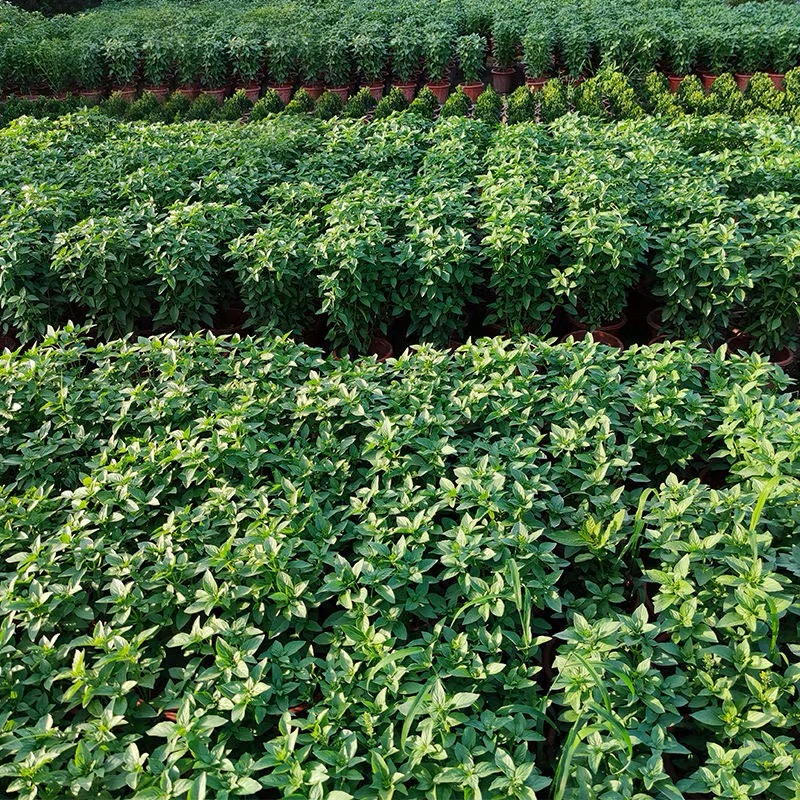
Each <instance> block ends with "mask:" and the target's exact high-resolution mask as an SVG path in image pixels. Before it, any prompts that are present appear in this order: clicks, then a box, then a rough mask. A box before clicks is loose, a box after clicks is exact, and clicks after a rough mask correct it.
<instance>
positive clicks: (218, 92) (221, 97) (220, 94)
mask: <svg viewBox="0 0 800 800" xmlns="http://www.w3.org/2000/svg"><path fill="white" fill-rule="evenodd" d="M225 92H226V90H225V89H204V90H203V93H204V94H207V95H208V96H209V97H213V98H214V100H216V101H217V105H218V106H221V105H222V104H223V103H224V102H225Z"/></svg>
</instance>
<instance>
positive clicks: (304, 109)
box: [286, 89, 316, 114]
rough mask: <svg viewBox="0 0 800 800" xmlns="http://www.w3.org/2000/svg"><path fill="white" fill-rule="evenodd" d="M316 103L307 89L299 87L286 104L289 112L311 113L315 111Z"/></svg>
mask: <svg viewBox="0 0 800 800" xmlns="http://www.w3.org/2000/svg"><path fill="white" fill-rule="evenodd" d="M315 107H316V103H315V102H314V98H312V97H311V95H310V94H309V93H308V92H307V91H306V90H305V89H298V90H297V91H296V92H295V93H294V96H293V97H292V99H291V100H290V101H289V102H288V103H287V104H286V113H287V114H310V113H312V112H313V111H314V108H315Z"/></svg>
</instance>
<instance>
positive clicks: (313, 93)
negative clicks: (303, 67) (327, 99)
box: [300, 83, 325, 101]
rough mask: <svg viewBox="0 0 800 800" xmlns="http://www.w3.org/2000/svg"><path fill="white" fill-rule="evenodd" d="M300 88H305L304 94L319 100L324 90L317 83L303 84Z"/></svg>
mask: <svg viewBox="0 0 800 800" xmlns="http://www.w3.org/2000/svg"><path fill="white" fill-rule="evenodd" d="M300 88H301V89H305V92H306V94H307V95H308V96H309V97H310V98H311V99H312V100H314V101H317V100H319V98H320V97H321V96H322V93H323V92H324V91H325V88H324V87H323V86H322V85H321V84H319V83H311V84H303V86H301V87H300Z"/></svg>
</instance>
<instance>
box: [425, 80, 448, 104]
mask: <svg viewBox="0 0 800 800" xmlns="http://www.w3.org/2000/svg"><path fill="white" fill-rule="evenodd" d="M427 86H428V89H430V90H431V91H432V92H433V96H434V97H435V98H436V102H437V103H438V104H439V105H440V106H443V105H444V103H445V101H446V100H447V95H449V94H450V82H449V81H447V82H445V81H442V82H441V83H429V84H428V85H427Z"/></svg>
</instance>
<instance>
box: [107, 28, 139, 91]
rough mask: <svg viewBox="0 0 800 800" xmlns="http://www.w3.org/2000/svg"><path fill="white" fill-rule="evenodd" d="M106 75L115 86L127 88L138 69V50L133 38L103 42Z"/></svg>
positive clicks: (120, 38)
mask: <svg viewBox="0 0 800 800" xmlns="http://www.w3.org/2000/svg"><path fill="white" fill-rule="evenodd" d="M104 55H105V60H106V64H107V65H108V74H109V77H110V78H111V80H112V81H113V82H114V84H115V85H116V86H129V85H130V84H131V83H133V82H134V80H135V78H136V74H137V71H138V68H139V48H138V47H137V46H136V42H135V41H134V39H133V37H118V38H113V39H107V40H106V42H105V53H104Z"/></svg>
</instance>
